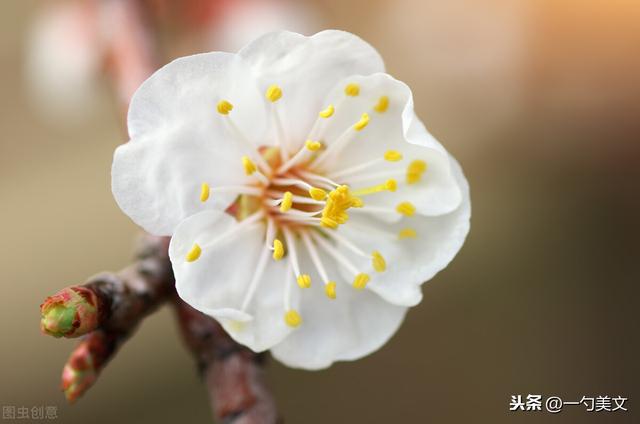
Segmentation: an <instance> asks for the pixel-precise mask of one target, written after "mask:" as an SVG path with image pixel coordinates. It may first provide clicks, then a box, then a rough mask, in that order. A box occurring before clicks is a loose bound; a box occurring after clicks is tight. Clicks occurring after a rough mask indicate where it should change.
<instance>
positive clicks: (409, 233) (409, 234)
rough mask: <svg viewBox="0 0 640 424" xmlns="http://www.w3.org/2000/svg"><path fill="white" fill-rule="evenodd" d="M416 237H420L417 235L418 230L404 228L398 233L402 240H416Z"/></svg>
mask: <svg viewBox="0 0 640 424" xmlns="http://www.w3.org/2000/svg"><path fill="white" fill-rule="evenodd" d="M416 237H418V233H416V230H414V229H413V228H403V229H402V230H400V232H399V233H398V238H399V239H400V240H402V239H408V238H416Z"/></svg>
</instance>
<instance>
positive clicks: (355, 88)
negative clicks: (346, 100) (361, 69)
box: [344, 83, 360, 97]
mask: <svg viewBox="0 0 640 424" xmlns="http://www.w3.org/2000/svg"><path fill="white" fill-rule="evenodd" d="M344 94H346V95H347V96H351V97H355V96H357V95H358V94H360V86H359V85H358V84H356V83H351V84H347V86H346V87H345V88H344Z"/></svg>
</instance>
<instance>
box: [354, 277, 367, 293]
mask: <svg viewBox="0 0 640 424" xmlns="http://www.w3.org/2000/svg"><path fill="white" fill-rule="evenodd" d="M370 279H371V278H370V277H369V274H358V275H356V278H354V280H353V287H354V288H356V289H358V290H362V289H364V288H365V287H367V283H368V282H369V280H370Z"/></svg>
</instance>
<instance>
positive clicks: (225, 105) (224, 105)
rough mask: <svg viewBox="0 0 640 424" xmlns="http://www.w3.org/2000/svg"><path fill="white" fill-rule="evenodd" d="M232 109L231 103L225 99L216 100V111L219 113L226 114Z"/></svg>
mask: <svg viewBox="0 0 640 424" xmlns="http://www.w3.org/2000/svg"><path fill="white" fill-rule="evenodd" d="M232 110H233V105H232V104H231V103H229V102H228V101H226V100H220V101H219V102H218V113H219V114H221V115H228V114H229V112H231V111H232Z"/></svg>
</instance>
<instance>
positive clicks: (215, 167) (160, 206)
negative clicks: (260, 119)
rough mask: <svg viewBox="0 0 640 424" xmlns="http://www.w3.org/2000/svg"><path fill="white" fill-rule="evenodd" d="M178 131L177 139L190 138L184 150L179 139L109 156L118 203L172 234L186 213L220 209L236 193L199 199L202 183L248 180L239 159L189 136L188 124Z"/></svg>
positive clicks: (150, 226)
mask: <svg viewBox="0 0 640 424" xmlns="http://www.w3.org/2000/svg"><path fill="white" fill-rule="evenodd" d="M177 132H178V133H179V134H176V136H175V140H178V138H181V137H185V140H191V141H190V142H188V143H189V144H190V146H188V148H185V147H183V146H181V145H180V144H179V143H178V142H172V143H166V144H164V145H157V144H156V143H154V142H151V141H141V142H137V143H127V144H124V145H122V146H120V147H118V148H117V149H116V151H115V154H114V158H113V165H112V169H111V188H112V191H113V195H114V197H115V199H116V202H117V203H118V205H119V206H120V208H121V209H122V210H123V211H124V212H125V213H126V214H127V215H128V216H129V217H130V218H131V219H132V220H133V221H134V222H135V223H136V224H138V225H140V226H141V227H143V228H144V229H145V230H146V231H148V232H150V233H152V234H157V235H171V234H172V233H173V231H174V230H175V227H176V226H177V225H178V224H179V223H180V222H181V221H182V220H183V219H185V218H186V217H188V216H190V215H193V214H194V213H198V212H201V211H204V210H208V209H215V210H221V211H223V210H225V209H226V208H227V207H228V206H229V204H230V203H231V202H232V201H233V200H234V198H235V197H236V196H237V194H233V193H211V194H210V197H209V199H208V200H207V201H206V202H202V201H201V200H200V191H201V186H202V183H207V184H209V185H210V187H212V188H213V187H218V186H226V185H232V184H233V185H237V184H242V183H244V182H245V181H246V177H245V176H244V174H243V173H242V165H241V160H240V157H239V156H237V155H234V154H233V152H232V151H231V152H227V151H218V152H216V151H215V150H214V149H213V147H212V146H210V145H209V143H207V142H206V141H203V140H198V139H197V137H193V138H190V135H191V134H192V132H191V131H189V129H188V128H184V129H182V130H177ZM166 136H167V137H171V135H170V134H166Z"/></svg>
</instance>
